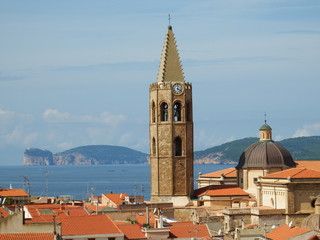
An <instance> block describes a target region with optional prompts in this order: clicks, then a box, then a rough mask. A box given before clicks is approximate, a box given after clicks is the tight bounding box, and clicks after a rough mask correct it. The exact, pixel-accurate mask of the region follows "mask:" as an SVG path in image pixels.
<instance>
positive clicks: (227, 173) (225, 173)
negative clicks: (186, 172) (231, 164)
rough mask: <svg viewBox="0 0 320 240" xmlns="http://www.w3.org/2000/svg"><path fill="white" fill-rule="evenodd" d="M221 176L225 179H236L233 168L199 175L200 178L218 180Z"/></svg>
mask: <svg viewBox="0 0 320 240" xmlns="http://www.w3.org/2000/svg"><path fill="white" fill-rule="evenodd" d="M221 175H223V176H224V177H225V178H236V177H237V172H236V169H235V168H227V169H223V170H220V171H216V172H212V173H207V174H202V175H200V177H203V178H220V177H221Z"/></svg>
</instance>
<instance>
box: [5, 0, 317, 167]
mask: <svg viewBox="0 0 320 240" xmlns="http://www.w3.org/2000/svg"><path fill="white" fill-rule="evenodd" d="M168 14H170V15H171V25H172V27H173V31H174V33H175V37H176V41H177V46H178V49H179V54H180V58H181V62H182V66H183V70H184V75H185V79H186V81H187V82H191V83H192V86H193V109H194V112H193V114H194V148H195V150H204V149H206V148H209V147H213V146H217V145H220V144H222V143H225V142H228V141H231V140H236V139H241V138H244V137H256V136H258V131H259V128H260V126H261V125H262V124H263V123H264V114H265V113H266V114H267V121H268V124H269V125H270V126H271V127H272V129H273V136H274V140H281V139H286V138H292V137H301V136H314V135H320V111H319V102H320V101H319V99H320V94H319V89H320V2H319V1H318V0H308V1H304V0H301V1H300V0H242V1H238V0H223V1H222V0H199V1H193V0H183V1H182V0H177V1H169V0H162V1H150V0H137V1H132V0H117V1H106V0H93V1H89V0H67V1H65V0H56V1H41V0H28V1H23V0H20V1H19V0H12V1H7V0H0V165H21V164H23V153H24V150H25V149H26V148H29V147H33V148H41V149H48V150H50V151H52V152H53V153H57V152H61V151H64V150H67V149H70V148H73V147H78V146H84V145H93V144H106V145H115V146H125V147H129V148H132V149H135V150H139V151H142V152H145V153H148V152H149V122H148V121H149V119H148V117H149V105H148V104H149V85H150V84H152V83H153V82H155V81H156V78H157V72H158V67H159V61H160V55H161V50H162V47H163V43H164V38H165V34H166V32H167V26H168Z"/></svg>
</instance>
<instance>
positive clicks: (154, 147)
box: [152, 138, 156, 156]
mask: <svg viewBox="0 0 320 240" xmlns="http://www.w3.org/2000/svg"><path fill="white" fill-rule="evenodd" d="M152 155H153V156H155V155H156V140H155V139H154V138H152Z"/></svg>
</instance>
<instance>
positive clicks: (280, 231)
mask: <svg viewBox="0 0 320 240" xmlns="http://www.w3.org/2000/svg"><path fill="white" fill-rule="evenodd" d="M310 231H311V229H307V228H300V227H289V226H288V225H282V226H280V227H278V228H276V229H274V230H272V231H271V232H269V233H267V234H266V235H265V236H266V237H267V238H268V239H272V240H286V239H289V238H291V237H295V236H299V235H301V234H304V233H307V232H310Z"/></svg>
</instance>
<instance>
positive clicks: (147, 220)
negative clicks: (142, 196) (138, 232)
mask: <svg viewBox="0 0 320 240" xmlns="http://www.w3.org/2000/svg"><path fill="white" fill-rule="evenodd" d="M146 223H147V224H148V225H149V208H148V207H146Z"/></svg>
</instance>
